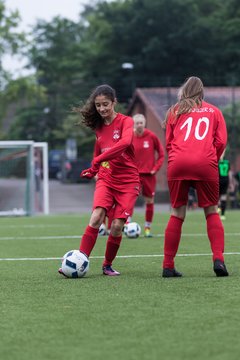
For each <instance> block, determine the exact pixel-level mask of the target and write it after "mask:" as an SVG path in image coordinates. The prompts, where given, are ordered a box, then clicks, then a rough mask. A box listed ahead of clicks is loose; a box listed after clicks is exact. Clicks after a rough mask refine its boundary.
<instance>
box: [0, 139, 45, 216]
mask: <svg viewBox="0 0 240 360" xmlns="http://www.w3.org/2000/svg"><path fill="white" fill-rule="evenodd" d="M48 187H49V185H48V144H47V143H43V142H41V143H38V142H34V141H0V216H21V215H22V216H24V215H25V216H32V215H36V214H39V213H44V214H49V192H48Z"/></svg>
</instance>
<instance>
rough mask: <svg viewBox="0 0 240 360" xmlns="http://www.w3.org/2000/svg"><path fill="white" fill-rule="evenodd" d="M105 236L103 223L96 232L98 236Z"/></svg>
mask: <svg viewBox="0 0 240 360" xmlns="http://www.w3.org/2000/svg"><path fill="white" fill-rule="evenodd" d="M106 234H107V228H106V225H105V224H104V223H102V224H101V225H100V228H99V230H98V235H101V236H103V235H106Z"/></svg>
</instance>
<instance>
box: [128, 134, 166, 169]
mask: <svg viewBox="0 0 240 360" xmlns="http://www.w3.org/2000/svg"><path fill="white" fill-rule="evenodd" d="M133 146H134V149H135V157H136V163H137V167H138V171H139V173H140V174H149V173H150V172H151V171H152V170H154V171H155V172H156V171H158V170H159V169H160V167H161V165H162V163H163V161H164V149H163V146H162V144H161V143H160V141H159V139H158V137H157V136H156V134H154V133H153V132H152V131H150V130H148V129H144V132H143V134H142V135H140V136H139V135H138V134H136V133H135V134H134V137H133Z"/></svg>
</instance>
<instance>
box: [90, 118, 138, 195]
mask: <svg viewBox="0 0 240 360" xmlns="http://www.w3.org/2000/svg"><path fill="white" fill-rule="evenodd" d="M132 139H133V119H132V118H131V117H129V116H126V115H123V114H119V113H118V114H117V116H116V117H115V119H114V120H113V122H112V123H111V124H110V125H103V127H102V128H101V129H99V130H96V143H95V149H94V162H97V163H99V162H101V165H100V168H99V172H98V181H104V182H105V183H106V184H107V185H108V186H111V187H112V188H113V189H116V190H118V191H123V192H126V191H129V192H134V193H138V192H139V172H138V169H137V167H136V165H135V155H134V148H133V144H132Z"/></svg>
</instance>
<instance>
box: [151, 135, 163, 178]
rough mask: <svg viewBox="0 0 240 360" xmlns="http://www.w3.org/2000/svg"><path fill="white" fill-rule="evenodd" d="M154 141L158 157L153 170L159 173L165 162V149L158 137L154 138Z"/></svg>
mask: <svg viewBox="0 0 240 360" xmlns="http://www.w3.org/2000/svg"><path fill="white" fill-rule="evenodd" d="M153 141H154V148H155V151H156V152H157V154H158V157H157V158H156V163H155V165H154V168H153V170H154V171H156V172H157V171H158V170H159V169H160V167H161V166H162V164H163V161H164V149H163V146H162V144H161V143H160V140H159V139H158V137H157V136H154V137H153Z"/></svg>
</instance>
